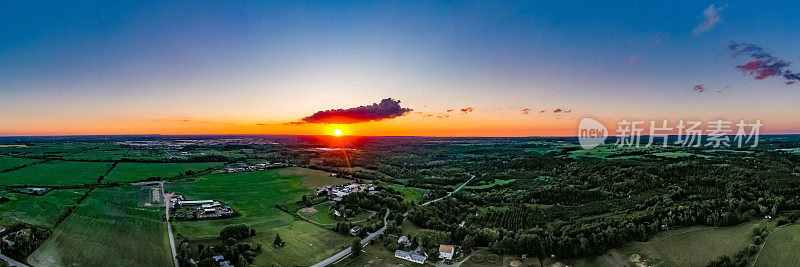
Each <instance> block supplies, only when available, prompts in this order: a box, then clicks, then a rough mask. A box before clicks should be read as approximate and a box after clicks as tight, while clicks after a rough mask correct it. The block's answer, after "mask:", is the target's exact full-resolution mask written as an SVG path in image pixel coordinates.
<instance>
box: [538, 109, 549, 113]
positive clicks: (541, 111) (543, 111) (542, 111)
mask: <svg viewBox="0 0 800 267" xmlns="http://www.w3.org/2000/svg"><path fill="white" fill-rule="evenodd" d="M545 112H547V110H544V109H543V110H540V111H539V113H545Z"/></svg>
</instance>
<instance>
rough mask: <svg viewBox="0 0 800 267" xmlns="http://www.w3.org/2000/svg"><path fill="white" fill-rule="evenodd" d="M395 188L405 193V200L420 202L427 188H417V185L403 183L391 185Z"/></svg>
mask: <svg viewBox="0 0 800 267" xmlns="http://www.w3.org/2000/svg"><path fill="white" fill-rule="evenodd" d="M391 187H392V188H393V189H394V190H397V191H398V192H400V193H401V194H403V202H412V201H413V202H416V203H419V202H420V201H422V197H423V196H424V195H425V191H426V190H425V189H421V188H416V187H409V186H402V185H391Z"/></svg>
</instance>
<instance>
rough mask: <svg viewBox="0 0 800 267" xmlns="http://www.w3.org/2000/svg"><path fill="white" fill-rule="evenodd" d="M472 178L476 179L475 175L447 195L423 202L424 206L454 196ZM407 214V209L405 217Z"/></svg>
mask: <svg viewBox="0 0 800 267" xmlns="http://www.w3.org/2000/svg"><path fill="white" fill-rule="evenodd" d="M472 179H475V175H473V176H472V177H470V178H469V180H467V181H466V182H464V183H463V184H461V186H459V187H458V188H456V190H453V192H450V193H447V195H445V196H443V197H440V198H437V199H434V200H431V201H428V202H425V203H422V206H427V205H428V204H431V203H433V202H436V201H439V200H442V199H445V198H448V197H450V196H452V195H453V194H455V193H456V192H458V191H460V190H461V188H464V186H465V185H467V184H468V183H469V182H470V181H472ZM406 216H408V211H406V213H403V217H406Z"/></svg>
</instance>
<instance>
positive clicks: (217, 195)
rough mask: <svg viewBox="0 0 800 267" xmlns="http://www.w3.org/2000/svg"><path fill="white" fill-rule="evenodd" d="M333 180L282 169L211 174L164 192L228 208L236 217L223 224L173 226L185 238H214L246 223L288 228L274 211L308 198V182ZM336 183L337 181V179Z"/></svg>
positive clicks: (319, 174)
mask: <svg viewBox="0 0 800 267" xmlns="http://www.w3.org/2000/svg"><path fill="white" fill-rule="evenodd" d="M318 179H322V180H329V179H336V178H332V177H330V176H329V175H328V173H326V172H323V171H317V170H311V169H305V168H298V167H292V168H282V169H274V170H267V171H257V172H242V173H230V174H228V173H225V174H211V175H206V176H203V177H200V178H197V180H196V181H194V182H182V183H170V184H168V187H167V191H171V192H176V193H180V194H183V195H184V196H185V197H186V198H187V199H189V200H201V199H214V200H219V201H222V202H223V203H225V204H226V205H230V206H231V207H233V208H234V209H236V210H237V211H239V213H241V214H242V216H240V217H236V218H231V219H225V220H205V221H189V222H176V223H175V226H176V230H177V231H178V232H179V233H181V234H183V235H184V236H188V237H210V236H217V235H218V234H219V231H220V230H222V228H224V227H225V226H226V225H229V224H237V223H246V224H249V225H250V226H252V227H255V228H256V229H267V228H272V227H278V226H283V225H288V224H289V223H291V222H292V221H294V218H293V216H292V215H289V214H287V213H285V212H282V211H280V210H279V209H278V208H276V207H275V205H277V204H285V203H289V202H294V201H298V200H300V199H302V196H303V195H304V194H312V193H313V191H312V190H311V189H309V188H308V187H307V186H313V185H315V184H317V182H313V181H310V180H318ZM337 180H338V179H337Z"/></svg>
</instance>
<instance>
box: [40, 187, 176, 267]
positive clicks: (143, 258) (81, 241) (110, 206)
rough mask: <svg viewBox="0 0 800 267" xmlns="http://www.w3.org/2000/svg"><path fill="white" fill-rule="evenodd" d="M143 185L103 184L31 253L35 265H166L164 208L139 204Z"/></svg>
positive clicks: (167, 242)
mask: <svg viewBox="0 0 800 267" xmlns="http://www.w3.org/2000/svg"><path fill="white" fill-rule="evenodd" d="M138 202H139V187H132V186H126V187H115V188H98V189H95V190H94V191H92V192H91V193H89V196H88V197H87V198H86V200H84V202H83V203H81V204H80V205H79V206H78V207H77V208H76V209H75V211H73V213H72V214H70V216H69V217H68V218H67V219H66V220H65V221H64V222H63V223H61V224H60V225H59V226H58V227H56V228H55V229H54V230H53V235H52V236H50V238H49V239H47V240H46V241H45V242H44V243H43V244H42V245H41V246H40V247H39V248H38V249H37V250H36V251H34V252H33V254H31V255H30V256H29V257H28V262H29V263H31V264H32V265H33V266H54V265H60V266H166V265H169V264H170V263H171V255H170V250H169V241H168V240H167V232H166V224H165V223H164V221H163V219H162V217H163V211H162V210H161V209H157V208H142V207H138Z"/></svg>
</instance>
